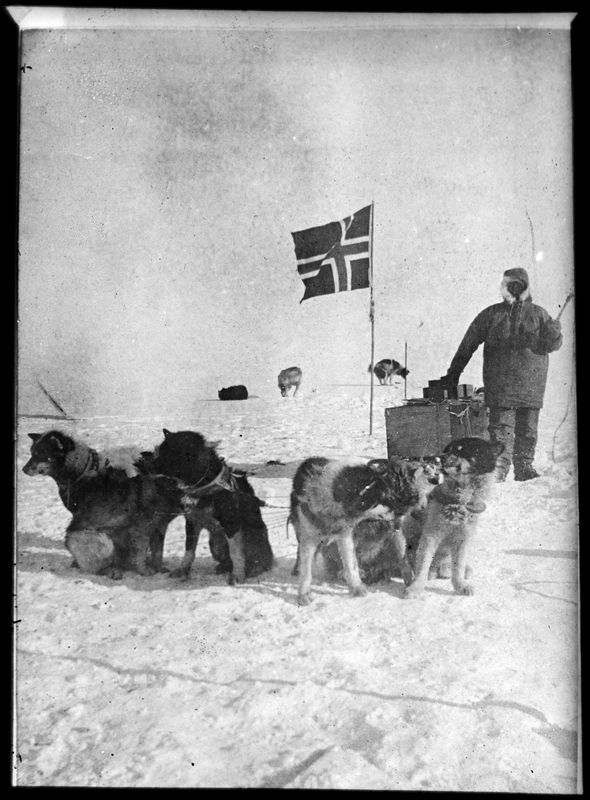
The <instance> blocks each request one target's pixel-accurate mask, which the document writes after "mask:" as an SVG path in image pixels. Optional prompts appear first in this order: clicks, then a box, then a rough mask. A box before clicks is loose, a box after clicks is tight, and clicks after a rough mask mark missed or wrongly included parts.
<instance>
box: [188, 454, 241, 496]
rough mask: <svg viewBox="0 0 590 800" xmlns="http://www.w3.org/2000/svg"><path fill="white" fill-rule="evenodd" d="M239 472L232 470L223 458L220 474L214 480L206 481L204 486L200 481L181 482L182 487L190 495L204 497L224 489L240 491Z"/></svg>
mask: <svg viewBox="0 0 590 800" xmlns="http://www.w3.org/2000/svg"><path fill="white" fill-rule="evenodd" d="M237 479H238V474H237V473H235V472H232V470H231V469H230V467H228V465H227V464H226V463H225V461H223V460H222V465H221V470H220V471H219V474H218V475H216V476H215V478H213V480H212V481H209V483H206V484H205V485H204V486H201V485H200V481H197V483H179V485H180V488H181V489H182V490H183V491H184V492H185V494H187V495H188V496H189V497H204V496H206V495H209V494H215V492H221V491H222V490H225V491H228V492H237V491H238V480H237Z"/></svg>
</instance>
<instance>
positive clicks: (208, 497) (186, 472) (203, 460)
mask: <svg viewBox="0 0 590 800" xmlns="http://www.w3.org/2000/svg"><path fill="white" fill-rule="evenodd" d="M163 432H164V441H163V442H161V444H159V445H158V446H157V447H156V448H155V450H154V453H153V460H152V467H153V469H154V470H155V471H156V473H157V474H161V475H165V476H168V477H171V478H174V480H175V481H176V484H177V486H178V488H179V489H180V491H181V503H182V507H183V509H184V513H185V515H186V517H187V520H188V522H189V523H190V526H191V528H192V535H191V536H190V537H189V532H188V529H187V544H186V552H185V556H184V558H183V562H182V565H181V567H180V569H179V570H177V571H176V574H177V575H179V576H187V575H188V574H189V572H190V568H191V566H192V563H193V561H194V558H195V549H196V546H197V542H198V538H199V534H200V532H201V530H202V529H203V528H207V529H208V530H209V531H210V533H211V531H212V528H211V526H213V531H214V532H217V533H218V534H221V533H223V536H224V537H225V538H226V541H227V546H228V551H227V555H226V554H225V552H224V551H223V549H222V548H219V550H218V554H217V555H218V560H219V561H220V567H221V569H218V571H222V570H223V569H224V568H226V569H227V570H228V571H230V583H241V582H242V581H244V579H245V578H250V577H254V576H256V575H259V574H260V573H261V572H264V571H266V570H268V569H270V568H271V567H272V566H273V563H274V559H273V553H272V549H271V546H270V542H269V540H268V530H267V528H266V525H265V523H264V520H263V519H262V514H261V513H260V506H261V505H263V503H262V501H261V500H259V499H258V497H256V495H255V493H254V489H253V488H252V486H251V485H250V483H249V481H248V479H247V478H246V474H245V473H242V472H238V471H236V470H232V469H231V468H230V467H229V466H228V465H227V464H226V463H225V462H224V460H223V459H222V458H221V457H220V456H219V455H218V454H217V452H216V450H215V444H214V443H210V442H207V441H206V440H205V438H204V437H203V436H202V435H201V434H200V433H197V432H195V431H179V432H176V433H172V432H170V431H168V430H166V429H165V428H164V431H163Z"/></svg>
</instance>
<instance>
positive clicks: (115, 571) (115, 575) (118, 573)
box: [103, 567, 123, 581]
mask: <svg viewBox="0 0 590 800" xmlns="http://www.w3.org/2000/svg"><path fill="white" fill-rule="evenodd" d="M103 575H106V576H107V578H110V579H111V580H113V581H120V580H121V578H122V577H123V570H122V569H119V568H118V567H109V569H107V570H105V572H103Z"/></svg>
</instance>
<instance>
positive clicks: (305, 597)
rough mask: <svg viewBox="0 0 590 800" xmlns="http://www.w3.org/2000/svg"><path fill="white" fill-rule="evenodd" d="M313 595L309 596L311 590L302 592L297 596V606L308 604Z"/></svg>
mask: <svg viewBox="0 0 590 800" xmlns="http://www.w3.org/2000/svg"><path fill="white" fill-rule="evenodd" d="M312 600H313V597H312V596H311V592H304V593H303V594H300V595H299V596H298V597H297V605H299V606H308V605H309V604H310V603H311V601H312Z"/></svg>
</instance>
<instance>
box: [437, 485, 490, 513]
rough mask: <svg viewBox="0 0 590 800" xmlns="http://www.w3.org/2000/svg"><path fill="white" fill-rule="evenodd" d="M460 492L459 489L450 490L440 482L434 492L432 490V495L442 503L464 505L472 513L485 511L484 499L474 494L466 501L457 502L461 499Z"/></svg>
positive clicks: (444, 504)
mask: <svg viewBox="0 0 590 800" xmlns="http://www.w3.org/2000/svg"><path fill="white" fill-rule="evenodd" d="M458 495H459V493H458V492H457V491H455V492H452V491H449V490H448V489H446V488H445V487H444V485H443V484H439V485H438V486H435V487H434V489H433V490H432V492H430V495H429V496H430V497H433V499H435V500H437V502H439V503H440V504H441V505H443V506H446V505H450V504H453V505H464V506H465V508H466V510H467V511H469V513H470V514H481V513H482V512H483V511H485V510H486V508H487V506H486V504H485V503H484V501H483V500H481V499H480V498H479V497H476V496H475V495H474V494H472V495H471V497H470V499H469V500H468V501H467V502H466V503H457V501H458V499H459V496H458Z"/></svg>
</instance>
